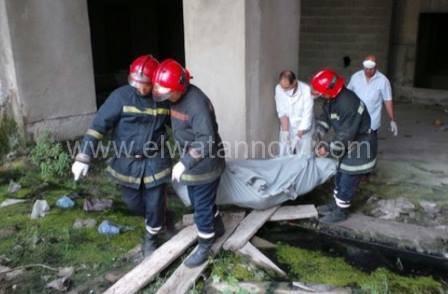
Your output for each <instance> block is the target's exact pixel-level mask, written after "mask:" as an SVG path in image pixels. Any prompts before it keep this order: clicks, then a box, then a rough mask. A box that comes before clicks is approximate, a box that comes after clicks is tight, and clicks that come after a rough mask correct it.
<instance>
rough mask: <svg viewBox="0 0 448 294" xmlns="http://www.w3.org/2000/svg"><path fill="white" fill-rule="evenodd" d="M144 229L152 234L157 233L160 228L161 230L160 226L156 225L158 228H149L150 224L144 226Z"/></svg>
mask: <svg viewBox="0 0 448 294" xmlns="http://www.w3.org/2000/svg"><path fill="white" fill-rule="evenodd" d="M146 230H147V231H148V233H150V234H152V235H157V234H158V233H159V232H160V230H162V227H158V228H151V227H150V226H148V225H147V226H146Z"/></svg>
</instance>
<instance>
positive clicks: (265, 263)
mask: <svg viewBox="0 0 448 294" xmlns="http://www.w3.org/2000/svg"><path fill="white" fill-rule="evenodd" d="M238 253H239V254H241V255H244V256H246V257H248V258H249V259H250V260H251V261H252V262H253V263H254V264H255V265H257V266H259V267H262V268H264V269H266V270H268V271H269V270H270V271H274V272H275V273H277V274H278V275H280V276H281V277H286V276H287V275H286V273H285V272H284V271H283V270H282V269H281V268H279V267H278V266H277V265H276V264H275V263H273V262H272V261H271V260H270V259H269V258H268V257H267V256H266V255H264V254H263V253H261V251H260V250H258V249H257V248H256V247H255V246H254V245H252V244H251V243H250V242H247V243H246V245H244V246H243V247H242V248H240V249H239V250H238Z"/></svg>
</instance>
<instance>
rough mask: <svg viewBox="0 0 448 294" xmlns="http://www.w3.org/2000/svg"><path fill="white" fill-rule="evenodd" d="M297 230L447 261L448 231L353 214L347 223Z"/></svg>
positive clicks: (309, 225) (304, 224) (309, 224)
mask: <svg viewBox="0 0 448 294" xmlns="http://www.w3.org/2000/svg"><path fill="white" fill-rule="evenodd" d="M298 225H299V226H300V227H303V228H306V229H312V230H315V231H318V232H320V233H324V234H326V235H329V236H335V237H340V238H346V239H352V240H358V241H364V242H369V243H376V244H378V245H383V246H387V247H391V248H396V249H400V250H407V251H414V252H417V253H420V254H428V255H432V256H436V257H440V258H446V259H447V261H448V232H447V231H446V230H441V229H435V228H430V227H423V226H418V225H414V224H406V223H400V222H395V221H389V220H382V219H378V218H374V217H369V216H366V215H363V214H353V215H351V216H350V217H349V218H348V219H347V220H345V221H343V222H340V223H337V224H333V225H324V224H318V225H316V223H312V222H300V223H299V224H298Z"/></svg>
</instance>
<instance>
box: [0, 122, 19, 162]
mask: <svg viewBox="0 0 448 294" xmlns="http://www.w3.org/2000/svg"><path fill="white" fill-rule="evenodd" d="M18 137H19V135H18V131H17V124H16V122H15V121H14V120H13V119H11V118H8V117H6V116H5V117H3V118H2V119H1V120H0V160H1V159H3V158H4V157H5V156H6V154H8V153H9V152H10V151H11V150H13V149H14V148H15V147H17V146H16V145H17V144H18Z"/></svg>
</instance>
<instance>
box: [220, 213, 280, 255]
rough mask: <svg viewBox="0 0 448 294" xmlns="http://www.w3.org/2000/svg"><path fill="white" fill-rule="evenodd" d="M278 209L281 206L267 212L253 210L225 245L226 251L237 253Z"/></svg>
mask: <svg viewBox="0 0 448 294" xmlns="http://www.w3.org/2000/svg"><path fill="white" fill-rule="evenodd" d="M278 208H279V206H274V207H272V208H269V209H266V210H252V212H251V213H249V215H248V216H246V218H245V219H243V221H242V222H241V223H240V225H239V226H238V227H237V228H236V231H235V233H234V234H233V235H232V236H230V238H229V239H228V240H227V241H226V242H225V243H224V246H223V247H224V249H225V250H233V251H237V250H238V249H240V248H241V247H243V246H244V245H245V244H246V243H247V242H248V241H249V240H250V238H252V236H253V235H255V233H256V232H257V231H258V230H259V229H260V228H261V227H262V226H263V225H264V223H265V222H266V221H267V220H268V219H269V218H270V217H271V216H272V215H273V214H274V212H275V211H276V210H277V209H278Z"/></svg>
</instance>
